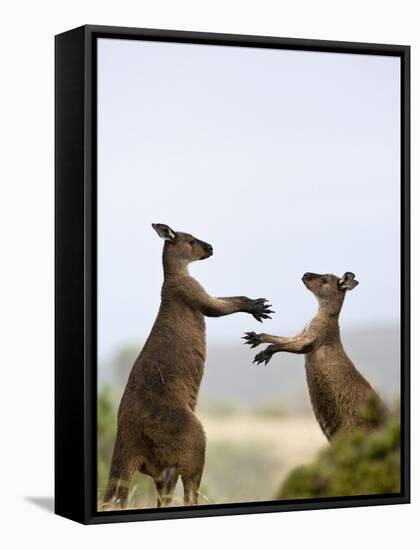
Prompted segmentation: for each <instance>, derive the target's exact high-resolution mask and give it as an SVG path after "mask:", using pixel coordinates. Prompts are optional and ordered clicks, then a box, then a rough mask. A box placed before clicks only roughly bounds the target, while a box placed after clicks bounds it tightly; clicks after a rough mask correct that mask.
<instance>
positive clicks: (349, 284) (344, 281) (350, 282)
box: [338, 271, 359, 290]
mask: <svg viewBox="0 0 420 550" xmlns="http://www.w3.org/2000/svg"><path fill="white" fill-rule="evenodd" d="M355 277H356V275H355V274H354V273H352V272H351V271H346V272H345V273H344V275H343V276H342V277H341V279H340V280H339V281H338V288H339V289H340V290H352V289H353V288H354V287H355V286H357V285H358V284H359V281H356V279H355Z"/></svg>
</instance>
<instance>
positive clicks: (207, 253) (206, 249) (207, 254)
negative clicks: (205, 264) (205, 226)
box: [200, 241, 213, 260]
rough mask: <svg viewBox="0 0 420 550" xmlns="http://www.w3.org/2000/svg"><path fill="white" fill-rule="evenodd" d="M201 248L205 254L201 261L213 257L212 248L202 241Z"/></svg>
mask: <svg viewBox="0 0 420 550" xmlns="http://www.w3.org/2000/svg"><path fill="white" fill-rule="evenodd" d="M200 244H201V247H202V249H203V250H204V252H205V255H204V256H203V257H202V258H201V260H205V259H206V258H209V257H210V256H213V247H212V245H211V244H209V243H205V242H204V241H200Z"/></svg>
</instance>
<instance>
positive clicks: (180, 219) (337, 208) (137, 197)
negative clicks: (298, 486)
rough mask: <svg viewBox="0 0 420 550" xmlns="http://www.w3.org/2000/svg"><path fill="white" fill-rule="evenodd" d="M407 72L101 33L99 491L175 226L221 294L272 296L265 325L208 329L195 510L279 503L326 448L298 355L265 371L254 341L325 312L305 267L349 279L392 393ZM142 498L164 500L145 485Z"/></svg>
mask: <svg viewBox="0 0 420 550" xmlns="http://www.w3.org/2000/svg"><path fill="white" fill-rule="evenodd" d="M399 77H400V75H399V63H398V60H397V59H394V58H391V57H377V56H362V55H348V54H331V53H317V52H296V51H288V50H269V49H267V50H265V49H264V50H256V49H248V48H227V47H221V46H220V47H219V46H217V47H215V46H202V45H191V44H168V43H167V44H165V43H148V42H137V41H128V40H125V41H124V40H111V39H101V40H100V41H99V48H98V358H99V364H98V392H99V399H98V448H99V463H98V487H99V498H100V496H101V491H102V490H103V488H104V487H105V484H106V478H107V473H108V468H109V462H110V456H111V452H112V446H113V442H114V437H115V429H116V420H115V415H116V408H117V407H118V403H119V399H120V398H121V394H122V391H123V389H124V385H125V383H126V380H127V376H128V373H129V370H130V368H131V366H132V364H133V361H134V359H135V358H136V356H137V355H138V353H139V352H140V351H141V348H142V345H143V344H144V341H145V339H146V338H147V336H148V334H149V331H150V328H151V326H152V324H153V321H154V319H155V317H156V314H157V311H158V307H159V301H160V287H161V284H162V268H161V252H162V241H160V240H159V238H158V237H157V235H156V234H155V232H154V231H153V230H152V228H151V226H150V224H151V223H152V222H160V223H167V224H169V225H170V226H171V227H172V228H173V229H174V230H180V231H186V232H189V233H192V234H193V235H195V236H196V237H198V238H200V239H203V240H205V241H207V242H210V243H211V244H212V245H213V247H214V249H215V254H214V256H213V257H212V258H210V259H208V260H206V261H205V262H200V263H198V264H195V265H193V266H191V273H192V274H193V275H194V276H195V277H196V278H197V279H198V280H199V281H200V282H201V283H202V284H203V286H204V287H205V288H206V290H207V291H208V292H209V293H211V294H213V295H216V296H217V295H218V296H229V295H247V296H249V297H252V298H258V297H261V296H264V297H267V298H269V300H270V302H271V303H272V304H273V308H274V309H275V311H276V314H275V315H274V317H273V320H271V321H266V322H265V323H264V325H260V324H259V323H257V322H256V321H255V320H254V319H253V318H252V317H251V316H247V315H245V314H238V315H234V316H231V317H225V318H220V319H208V320H207V339H208V359H207V364H206V370H205V374H204V379H203V383H202V387H201V392H200V399H199V407H198V411H197V413H198V416H199V417H200V419H201V421H202V423H203V425H204V428H205V431H206V433H207V440H208V448H207V458H206V468H205V472H204V477H203V484H202V488H201V492H202V496H201V499H202V502H203V503H204V502H209V503H220V502H241V501H255V500H269V499H271V498H273V496H274V495H275V494H276V491H277V490H278V487H279V484H281V481H282V480H283V479H285V477H286V476H287V475H288V473H289V472H290V471H291V470H293V469H294V468H295V467H296V466H299V465H301V464H306V463H308V462H311V461H312V460H313V459H314V458H315V457H316V456H317V453H318V452H319V451H320V450H322V449H324V448H325V447H326V445H327V442H326V439H325V438H324V436H323V435H322V433H321V430H320V428H319V427H318V425H317V423H316V421H315V419H314V417H313V414H312V411H311V407H310V403H309V397H308V392H307V388H306V381H305V372H304V367H303V358H302V357H299V356H292V355H289V354H279V355H277V356H275V357H274V358H273V360H272V361H271V362H270V364H269V365H268V366H267V367H260V368H256V367H255V366H252V365H251V364H252V360H253V357H254V355H255V353H254V351H255V350H253V351H250V350H249V349H247V348H245V346H243V345H242V341H241V339H240V338H241V336H242V334H243V332H244V331H248V330H255V331H257V332H261V331H264V332H269V333H273V334H278V335H284V336H287V335H292V334H294V333H296V332H297V331H299V330H301V329H302V328H303V326H304V325H305V324H306V323H307V322H308V321H309V320H310V318H311V317H312V316H313V315H314V313H315V311H316V302H315V300H314V298H313V296H312V295H311V294H310V293H309V292H308V291H307V290H306V289H305V288H304V286H303V285H302V283H301V281H300V277H301V276H302V274H303V273H304V272H305V271H315V272H320V273H325V272H329V273H335V274H337V275H340V274H342V273H343V272H344V271H347V270H349V271H353V272H355V273H356V276H357V279H358V280H359V282H360V285H359V286H358V287H357V288H356V289H355V290H354V291H353V292H352V293H350V294H349V295H348V296H347V298H346V301H345V304H344V308H343V312H342V316H341V328H342V338H343V342H344V346H345V348H346V350H347V351H348V353H349V355H350V357H351V358H352V359H353V361H354V363H355V364H356V366H357V367H358V368H359V370H360V371H361V372H362V373H363V374H364V375H365V376H366V377H367V378H368V380H369V381H370V382H371V383H372V385H373V386H374V387H375V388H376V389H377V390H379V391H380V392H381V394H382V395H383V397H384V398H385V399H386V400H387V401H388V402H389V403H390V404H392V403H393V402H394V401H396V400H397V399H398V396H399V382H400V381H399V372H400V364H399V356H400V341H399V329H400V326H399V311H400V301H399V299H400V291H399V287H400V272H399V269H400V259H399V258H400V256H399V254H400V250H399V242H400V233H399V209H400V204H399V177H400V165H399V122H400V121H399V100H400V98H399ZM131 503H132V505H133V506H150V505H154V504H155V496H154V489H153V487H152V483H151V482H150V480H149V479H148V478H147V477H145V476H140V475H139V476H138V477H137V478H136V481H135V484H134V487H133V491H132V495H131Z"/></svg>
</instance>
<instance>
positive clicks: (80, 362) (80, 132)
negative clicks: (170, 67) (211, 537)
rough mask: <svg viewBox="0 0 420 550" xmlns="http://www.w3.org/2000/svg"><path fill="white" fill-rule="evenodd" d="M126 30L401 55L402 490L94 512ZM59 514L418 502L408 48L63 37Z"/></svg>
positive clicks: (59, 63)
mask: <svg viewBox="0 0 420 550" xmlns="http://www.w3.org/2000/svg"><path fill="white" fill-rule="evenodd" d="M98 38H123V39H126V40H147V41H164V42H183V43H191V44H213V45H225V46H243V47H252V48H277V49H292V50H305V51H306V50H310V51H319V52H338V53H340V52H342V53H355V54H366V55H378V56H395V57H399V58H400V61H401V423H402V426H401V428H402V441H401V453H402V460H401V493H399V494H392V495H374V496H360V497H342V498H322V499H305V500H287V501H269V502H255V503H249V504H248V503H246V504H223V505H205V506H201V505H199V506H194V507H174V508H166V509H147V510H127V511H113V512H97V511H96V423H97V422H96V391H97V382H96V247H97V243H96V122H97V121H96V41H97V39H98ZM55 75H56V76H55V120H56V123H55V136H56V148H55V212H56V214H55V512H56V513H57V514H59V515H61V516H64V517H66V518H69V519H72V520H75V521H78V522H81V523H84V524H95V523H110V522H125V521H139V520H156V519H171V518H187V517H199V516H219V515H232V514H252V513H263V512H279V511H290V510H314V509H323V508H344V507H349V506H371V505H383V504H401V503H408V502H409V501H410V47H409V46H405V45H388V44H370V43H356V42H339V41H324V40H304V39H293V38H275V37H268V36H245V35H230V34H214V33H199V32H185V31H169V30H155V29H153V30H151V29H138V28H126V27H107V26H95V25H85V26H82V27H79V28H76V29H73V30H70V31H68V32H64V33H62V34H59V35H57V36H56V37H55Z"/></svg>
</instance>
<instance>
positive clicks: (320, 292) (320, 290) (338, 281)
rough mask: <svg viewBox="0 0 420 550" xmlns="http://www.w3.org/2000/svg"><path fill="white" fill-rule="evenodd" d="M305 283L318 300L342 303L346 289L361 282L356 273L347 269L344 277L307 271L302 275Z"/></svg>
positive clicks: (350, 288)
mask: <svg viewBox="0 0 420 550" xmlns="http://www.w3.org/2000/svg"><path fill="white" fill-rule="evenodd" d="M302 281H303V284H304V285H305V286H306V288H307V289H308V290H310V291H311V292H312V293H313V294H314V295H315V296H316V297H317V298H318V301H320V302H321V301H322V302H324V303H325V302H326V303H328V302H331V303H338V304H341V303H342V302H343V300H344V296H345V294H346V290H352V289H353V288H354V287H356V286H357V285H358V284H359V282H358V281H356V279H355V275H354V273H351V272H350V271H346V273H344V275H343V276H342V277H337V276H336V275H331V274H325V275H320V274H318V273H305V274H304V276H303V277H302Z"/></svg>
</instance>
